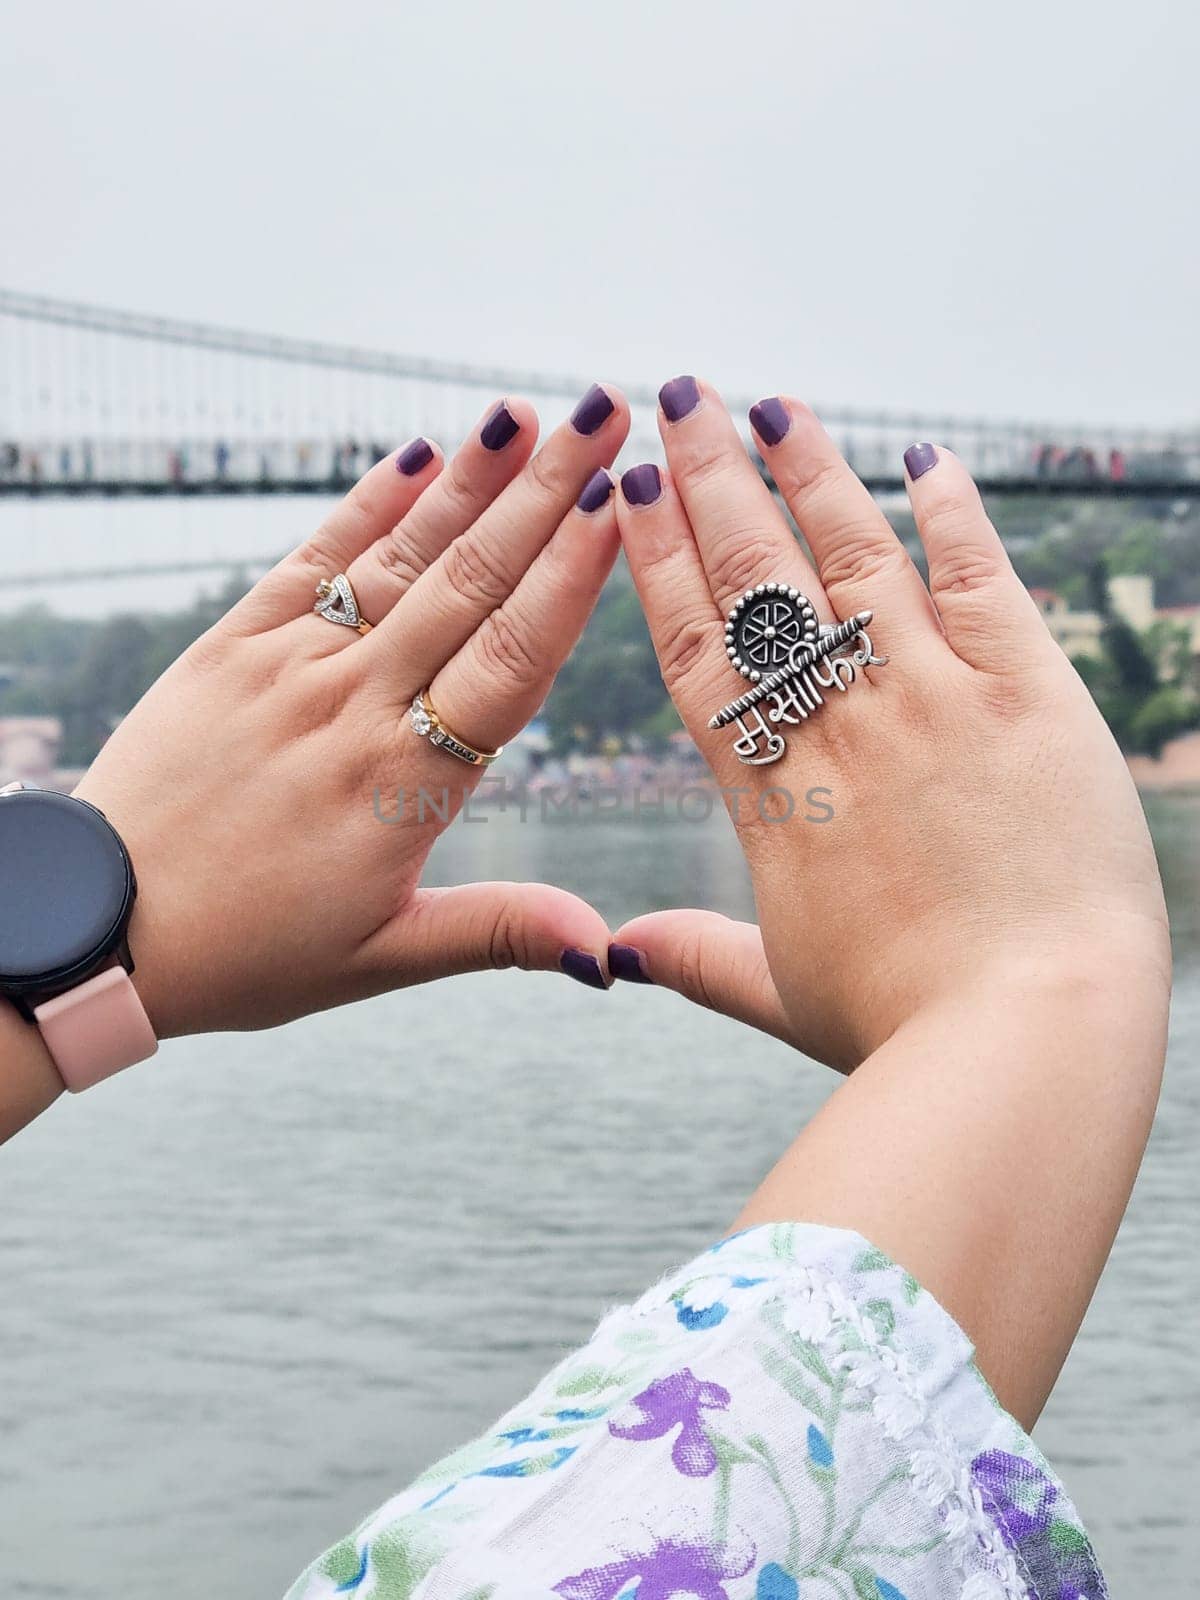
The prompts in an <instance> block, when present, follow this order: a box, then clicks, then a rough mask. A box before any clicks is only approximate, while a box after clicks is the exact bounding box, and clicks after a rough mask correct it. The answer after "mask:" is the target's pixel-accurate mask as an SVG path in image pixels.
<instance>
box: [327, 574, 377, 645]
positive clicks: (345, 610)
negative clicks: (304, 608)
mask: <svg viewBox="0 0 1200 1600" xmlns="http://www.w3.org/2000/svg"><path fill="white" fill-rule="evenodd" d="M313 610H314V611H315V612H316V613H317V615H318V616H319V617H324V618H325V621H326V622H336V623H338V624H339V626H340V627H343V628H353V629H354V631H355V632H356V633H370V631H371V624H370V623H369V622H365V621H364V620H363V615H362V612H361V611H360V610H359V609H358V601H357V600H356V599H355V598H354V590H353V589H352V588H351V587H350V579H349V578H348V577H347V576H346V574H345V573H344V572H339V573H336V574H335V575H334V576H333V577H332V578H322V579H321V581H320V583H319V584H318V585H317V603H316V605H315V606H313Z"/></svg>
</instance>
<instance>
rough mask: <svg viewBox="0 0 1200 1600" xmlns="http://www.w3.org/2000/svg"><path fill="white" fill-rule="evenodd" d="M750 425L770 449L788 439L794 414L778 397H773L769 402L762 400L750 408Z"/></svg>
mask: <svg viewBox="0 0 1200 1600" xmlns="http://www.w3.org/2000/svg"><path fill="white" fill-rule="evenodd" d="M750 425H751V427H752V428H753V429H754V431H755V433H756V434H757V435H758V437H759V438H760V439H761V440H762V442H763V443H764V444H765V445H767V446H768V448H769V447H770V446H771V445H776V444H778V443H779V441H780V440H781V439H785V438H786V437H787V432H788V429H789V428H790V427H791V425H792V414H791V412H790V411H789V410H788V408H787V407H786V406H785V405H784V403H783V401H782V400H781V399H780V398H779V396H778V395H772V396H771V398H770V399H769V400H760V401H759V402H758V404H757V405H756V406H751V407H750Z"/></svg>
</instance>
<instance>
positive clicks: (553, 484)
mask: <svg viewBox="0 0 1200 1600" xmlns="http://www.w3.org/2000/svg"><path fill="white" fill-rule="evenodd" d="M526 471H527V472H528V474H529V482H530V484H531V485H532V486H533V489H534V491H535V493H536V495H537V497H538V498H539V499H540V500H543V501H544V502H545V503H546V504H547V505H548V506H555V507H557V506H560V505H564V506H565V505H567V504H569V503H570V502H571V500H572V499H573V498H574V495H575V494H576V493H577V492H578V490H577V488H576V486H575V479H576V478H577V477H578V473H577V472H575V473H572V472H571V471H570V470H569V469H568V466H567V463H566V462H564V461H561V460H560V459H559V456H558V452H557V451H555V450H553V449H550V448H549V447H547V448H546V449H545V450H539V451H538V453H537V454H536V455H535V456H534V457H533V459H532V460H531V461H530V463H529V466H528V467H527V468H526Z"/></svg>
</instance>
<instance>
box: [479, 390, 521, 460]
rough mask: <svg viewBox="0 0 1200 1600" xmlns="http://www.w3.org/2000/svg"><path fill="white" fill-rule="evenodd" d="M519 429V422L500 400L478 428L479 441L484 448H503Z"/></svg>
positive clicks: (515, 435)
mask: <svg viewBox="0 0 1200 1600" xmlns="http://www.w3.org/2000/svg"><path fill="white" fill-rule="evenodd" d="M520 431H521V424H520V423H519V422H518V421H517V419H516V417H514V416H513V414H512V412H511V411H510V410H509V409H508V407H507V405H505V403H504V401H503V400H501V402H500V404H499V405H498V406H497V407H496V409H495V410H494V411H493V412H492V414H491V416H490V417H489V418H488V419H487V421H486V422H485V423H484V425H483V427H482V428H480V430H479V442H480V444H481V445H482V446H483V448H484V449H485V450H503V449H504V446H505V445H506V444H511V443H512V441H513V440H514V439H515V438H516V437H517V434H518V433H519V432H520Z"/></svg>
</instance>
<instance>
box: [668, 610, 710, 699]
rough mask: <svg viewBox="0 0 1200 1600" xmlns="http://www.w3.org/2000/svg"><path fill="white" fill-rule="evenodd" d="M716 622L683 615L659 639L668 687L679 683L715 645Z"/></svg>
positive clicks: (671, 623)
mask: <svg viewBox="0 0 1200 1600" xmlns="http://www.w3.org/2000/svg"><path fill="white" fill-rule="evenodd" d="M715 629H717V624H715V622H704V621H701V619H699V618H680V619H678V621H674V622H670V624H669V626H667V627H666V630H664V634H662V637H661V640H659V664H661V667H662V678H664V682H666V683H667V686H670V685H674V683H678V680H680V678H683V677H686V675H688V672H691V670H693V669H694V667H696V666H698V664H699V662H701V661H704V659H706V658H707V656H709V654H710V651H712V648H714V642H715Z"/></svg>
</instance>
